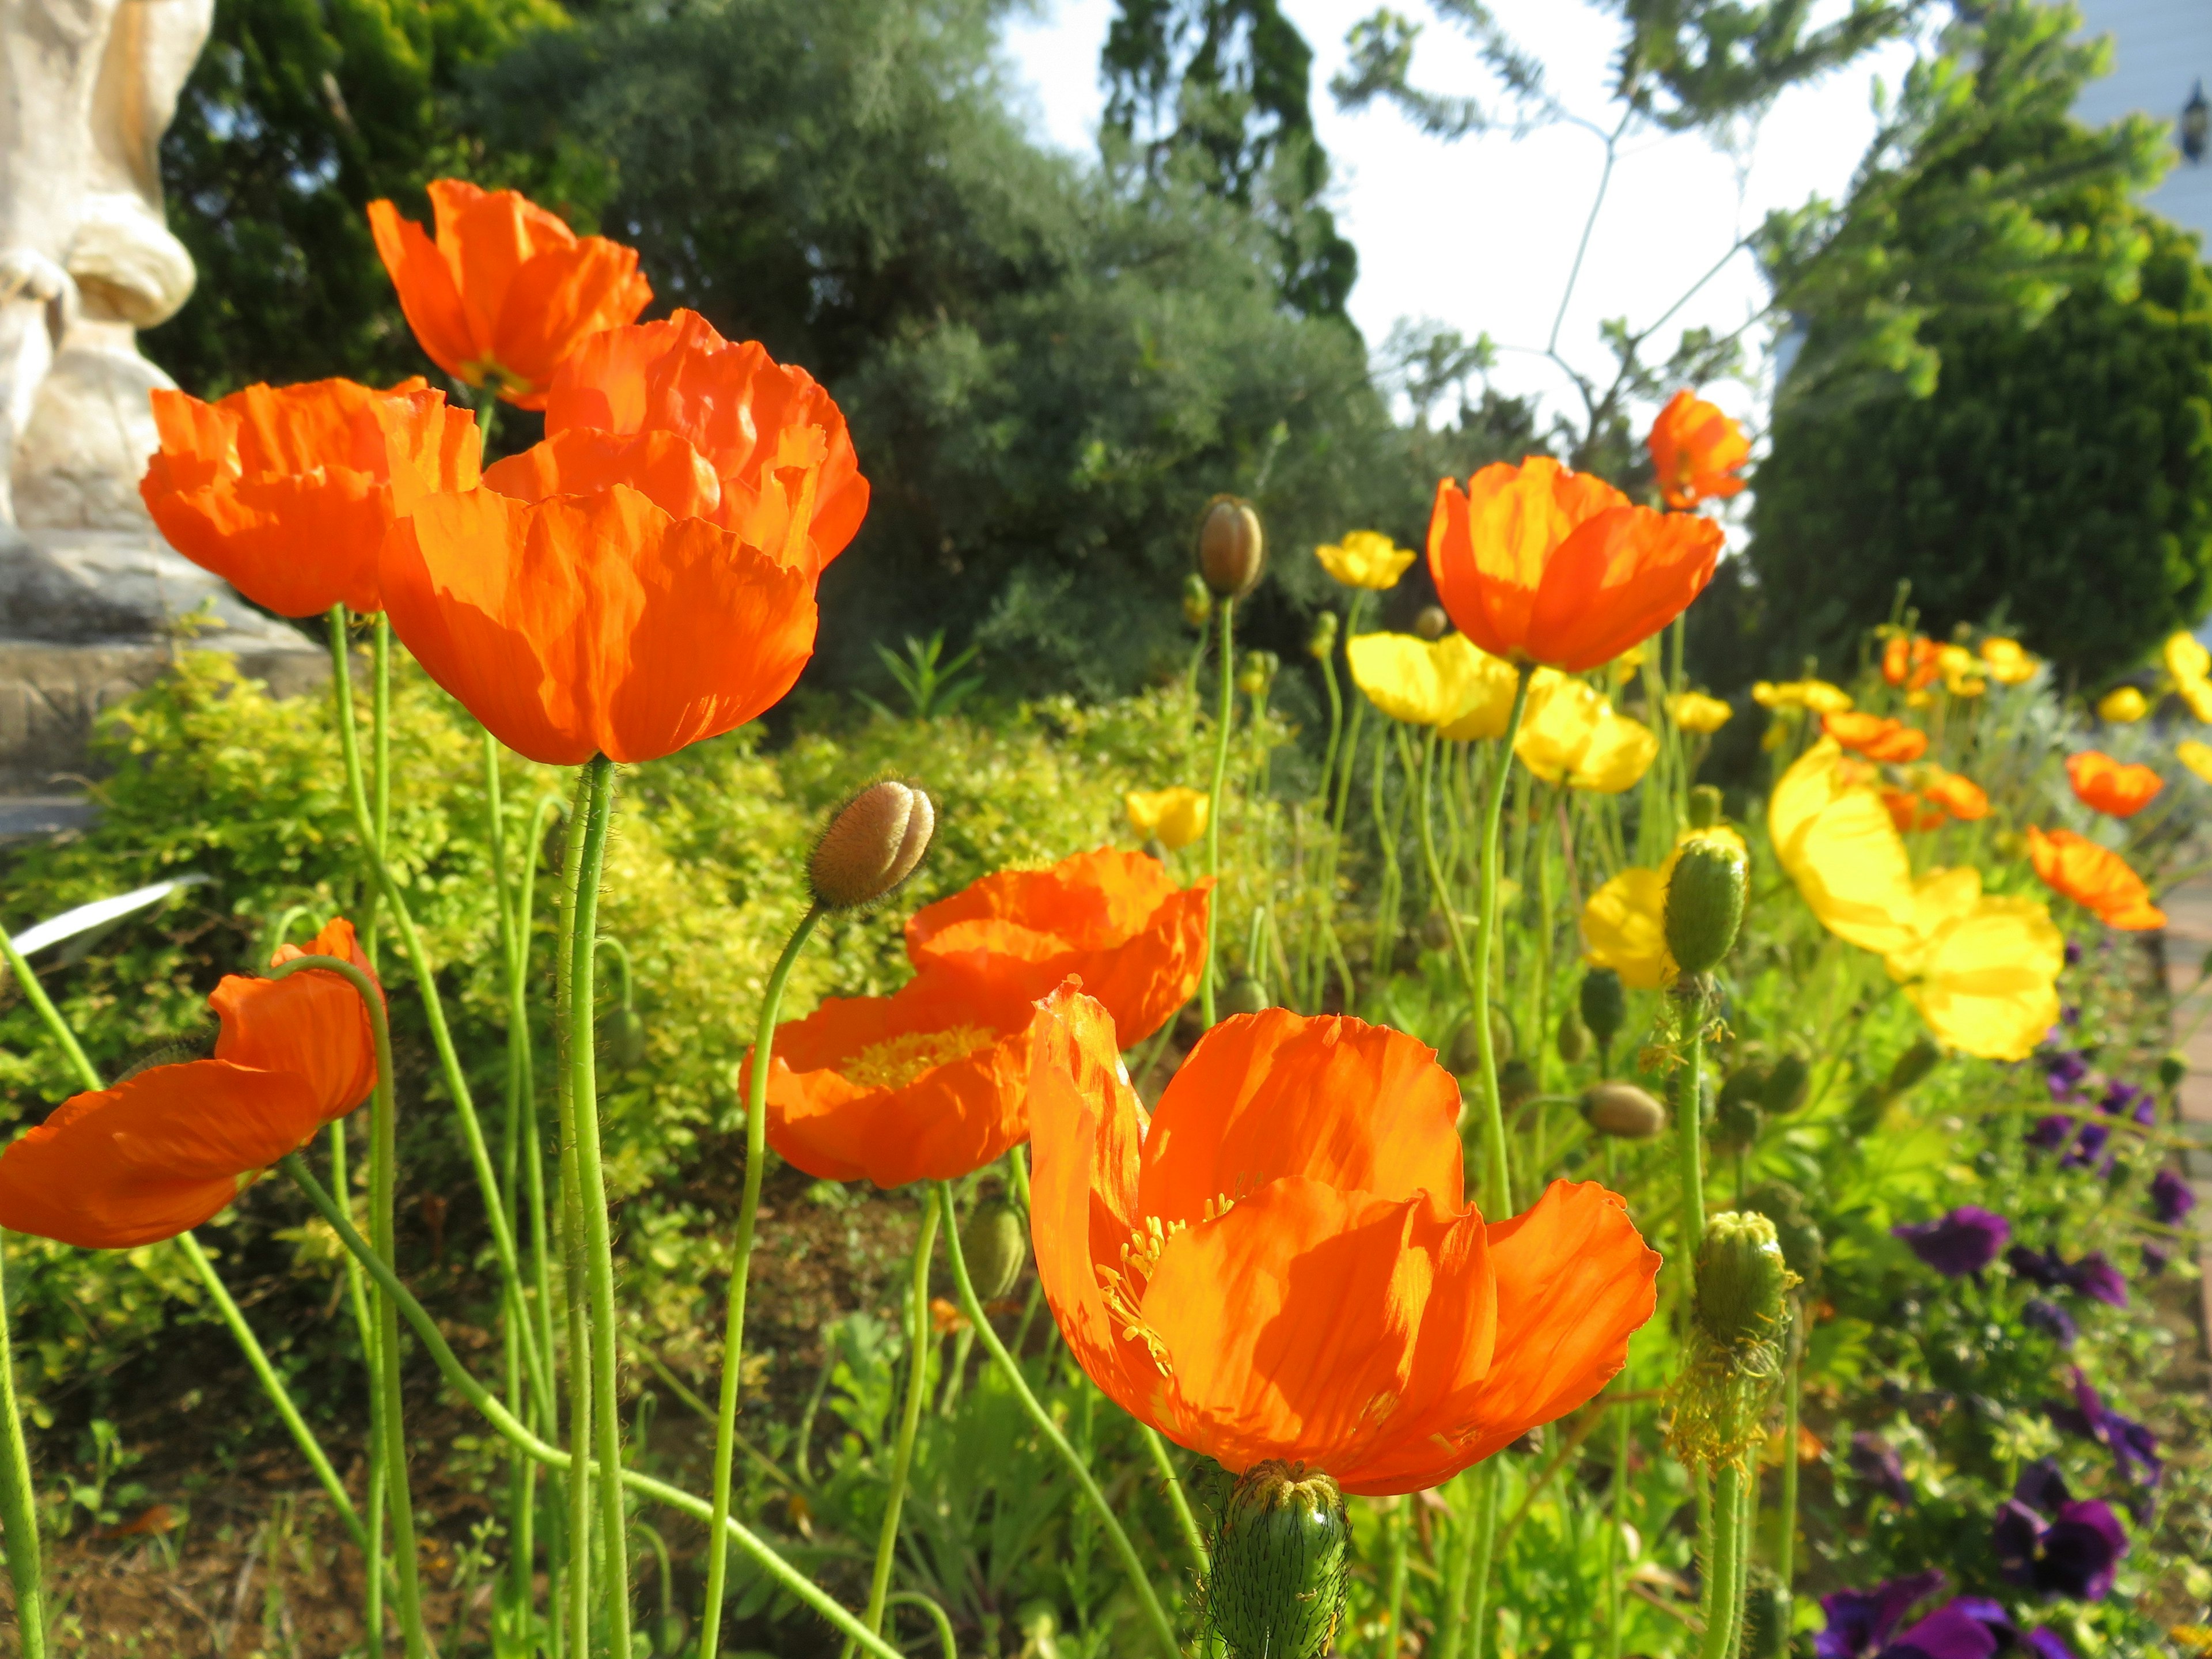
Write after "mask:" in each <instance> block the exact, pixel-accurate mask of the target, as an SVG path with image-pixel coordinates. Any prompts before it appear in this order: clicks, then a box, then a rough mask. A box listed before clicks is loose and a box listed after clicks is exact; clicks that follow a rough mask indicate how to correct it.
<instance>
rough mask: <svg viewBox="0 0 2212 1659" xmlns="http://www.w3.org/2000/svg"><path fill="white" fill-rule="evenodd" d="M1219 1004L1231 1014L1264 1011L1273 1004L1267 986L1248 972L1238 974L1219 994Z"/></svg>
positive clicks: (1273, 1001)
mask: <svg viewBox="0 0 2212 1659" xmlns="http://www.w3.org/2000/svg"><path fill="white" fill-rule="evenodd" d="M1221 1006H1222V1007H1223V1008H1224V1009H1225V1010H1226V1011H1227V1012H1230V1013H1232V1014H1258V1013H1264V1012H1267V1010H1268V1009H1270V1008H1272V1007H1273V1006H1275V1000H1274V998H1273V997H1271V996H1269V995H1268V994H1267V987H1266V986H1264V985H1262V984H1261V982H1260V981H1258V980H1256V979H1255V978H1253V977H1252V975H1249V974H1239V975H1237V977H1236V978H1235V979H1232V980H1231V981H1229V985H1228V988H1227V989H1225V991H1223V992H1222V994H1221Z"/></svg>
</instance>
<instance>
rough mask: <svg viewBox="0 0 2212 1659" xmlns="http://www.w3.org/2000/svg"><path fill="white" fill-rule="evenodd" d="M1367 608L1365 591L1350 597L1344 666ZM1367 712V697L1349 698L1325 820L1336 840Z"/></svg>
mask: <svg viewBox="0 0 2212 1659" xmlns="http://www.w3.org/2000/svg"><path fill="white" fill-rule="evenodd" d="M1366 611H1367V595H1366V594H1364V593H1355V594H1353V595H1352V607H1351V609H1350V611H1347V612H1346V615H1345V618H1344V645H1343V647H1342V649H1343V651H1344V653H1345V659H1344V660H1345V665H1346V667H1347V668H1349V667H1350V665H1351V662H1352V655H1351V652H1352V636H1353V635H1356V634H1358V632H1359V624H1360V623H1362V622H1364V621H1365V620H1366ZM1366 713H1367V699H1366V698H1365V697H1364V696H1358V697H1354V698H1353V699H1352V720H1351V722H1350V724H1349V725H1347V726H1346V728H1345V733H1344V747H1343V749H1342V750H1340V755H1341V757H1342V759H1343V762H1344V769H1343V771H1342V772H1341V773H1340V774H1339V775H1338V777H1337V780H1336V807H1335V811H1334V812H1333V813H1332V814H1331V815H1330V817H1329V823H1328V827H1329V829H1331V830H1332V831H1334V834H1335V836H1336V839H1337V840H1338V841H1339V842H1341V841H1342V840H1343V839H1344V815H1345V810H1346V807H1347V806H1349V805H1350V804H1351V801H1352V772H1353V771H1354V769H1356V768H1357V767H1358V761H1359V726H1360V722H1361V720H1363V719H1364V717H1365V715H1366ZM1335 868H1336V866H1335V861H1334V855H1333V854H1332V857H1331V860H1330V864H1329V869H1330V872H1331V873H1332V874H1334V872H1335Z"/></svg>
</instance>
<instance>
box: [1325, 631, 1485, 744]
mask: <svg viewBox="0 0 2212 1659" xmlns="http://www.w3.org/2000/svg"><path fill="white" fill-rule="evenodd" d="M1344 651H1345V657H1346V660H1347V661H1349V662H1350V663H1351V665H1352V684H1355V685H1357V686H1358V688H1359V689H1360V690H1362V691H1364V692H1365V693H1366V694H1367V697H1368V701H1369V702H1372V703H1373V704H1374V705H1375V706H1376V708H1379V709H1381V710H1382V711H1383V713H1384V714H1388V715H1389V717H1390V718H1391V719H1392V720H1403V721H1404V722H1405V723H1406V724H1407V725H1408V726H1436V727H1437V728H1438V729H1439V730H1440V731H1441V732H1442V734H1443V736H1444V737H1447V738H1451V739H1453V740H1454V741H1455V742H1459V741H1465V740H1467V739H1469V738H1498V737H1503V736H1504V735H1505V722H1506V721H1507V720H1509V719H1510V717H1511V715H1512V713H1513V692H1514V688H1515V686H1516V683H1517V680H1516V675H1515V672H1514V670H1513V665H1512V664H1510V663H1508V662H1503V661H1500V660H1499V659H1498V658H1496V657H1493V656H1491V655H1490V654H1489V653H1486V652H1485V651H1483V650H1482V649H1481V648H1480V647H1478V646H1476V645H1475V643H1474V641H1472V640H1470V639H1468V637H1467V635H1464V634H1447V635H1444V636H1443V638H1442V639H1440V640H1425V639H1422V638H1421V637H1420V636H1419V635H1415V634H1361V635H1356V636H1355V637H1353V638H1352V640H1350V641H1347V642H1346V646H1345V647H1344Z"/></svg>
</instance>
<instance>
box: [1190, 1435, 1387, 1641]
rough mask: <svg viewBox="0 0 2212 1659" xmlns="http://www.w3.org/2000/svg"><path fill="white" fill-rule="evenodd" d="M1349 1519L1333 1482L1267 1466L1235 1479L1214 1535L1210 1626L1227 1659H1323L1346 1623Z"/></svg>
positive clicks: (1274, 1463) (1286, 1466)
mask: <svg viewBox="0 0 2212 1659" xmlns="http://www.w3.org/2000/svg"><path fill="white" fill-rule="evenodd" d="M1351 1536H1352V1522H1351V1516H1350V1515H1349V1514H1348V1513H1347V1512H1346V1508H1345V1502H1344V1493H1343V1492H1341V1491H1340V1490H1339V1489H1338V1486H1337V1484H1336V1482H1335V1481H1334V1480H1331V1479H1329V1477H1328V1476H1327V1475H1325V1474H1322V1473H1321V1472H1320V1471H1318V1470H1314V1471H1311V1472H1309V1471H1308V1470H1307V1468H1306V1466H1305V1465H1304V1464H1303V1463H1285V1462H1281V1461H1280V1460H1279V1459H1276V1458H1272V1457H1271V1458H1268V1459H1267V1460H1265V1461H1264V1462H1259V1463H1255V1464H1254V1465H1253V1466H1252V1467H1251V1468H1249V1469H1247V1470H1246V1471H1245V1472H1244V1473H1243V1474H1242V1475H1240V1476H1238V1477H1237V1484H1236V1486H1233V1487H1231V1490H1230V1493H1229V1499H1228V1502H1227V1503H1226V1504H1224V1505H1223V1506H1222V1511H1221V1522H1220V1525H1219V1526H1218V1528H1216V1530H1215V1532H1214V1535H1213V1552H1212V1555H1213V1571H1212V1576H1211V1577H1210V1578H1209V1579H1208V1580H1207V1583H1206V1617H1207V1622H1208V1623H1210V1624H1211V1625H1212V1627H1213V1631H1214V1633H1215V1634H1217V1635H1218V1636H1219V1637H1220V1638H1221V1639H1222V1641H1223V1642H1224V1643H1225V1644H1226V1645H1227V1647H1228V1649H1229V1653H1230V1656H1231V1659H1322V1655H1324V1654H1326V1653H1328V1651H1329V1650H1330V1648H1331V1647H1332V1646H1334V1644H1335V1641H1336V1633H1337V1627H1338V1626H1339V1625H1340V1623H1342V1621H1343V1619H1344V1591H1345V1580H1346V1572H1345V1568H1346V1553H1347V1550H1348V1547H1349V1545H1350V1542H1351Z"/></svg>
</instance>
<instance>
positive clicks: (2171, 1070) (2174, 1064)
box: [2158, 1049, 2189, 1094]
mask: <svg viewBox="0 0 2212 1659" xmlns="http://www.w3.org/2000/svg"><path fill="white" fill-rule="evenodd" d="M2188 1075H2189V1056H2188V1055H2186V1054H2183V1053H2181V1052H2180V1051H2179V1049H2168V1050H2167V1051H2166V1054H2163V1055H2162V1056H2160V1060H2159V1062H2158V1086H2159V1087H2160V1088H2161V1089H2163V1090H2165V1091H2166V1092H2167V1093H2168V1094H2172V1092H2173V1091H2175V1090H2176V1089H2179V1087H2180V1086H2181V1080H2182V1079H2184V1078H2185V1077H2187V1076H2188Z"/></svg>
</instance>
